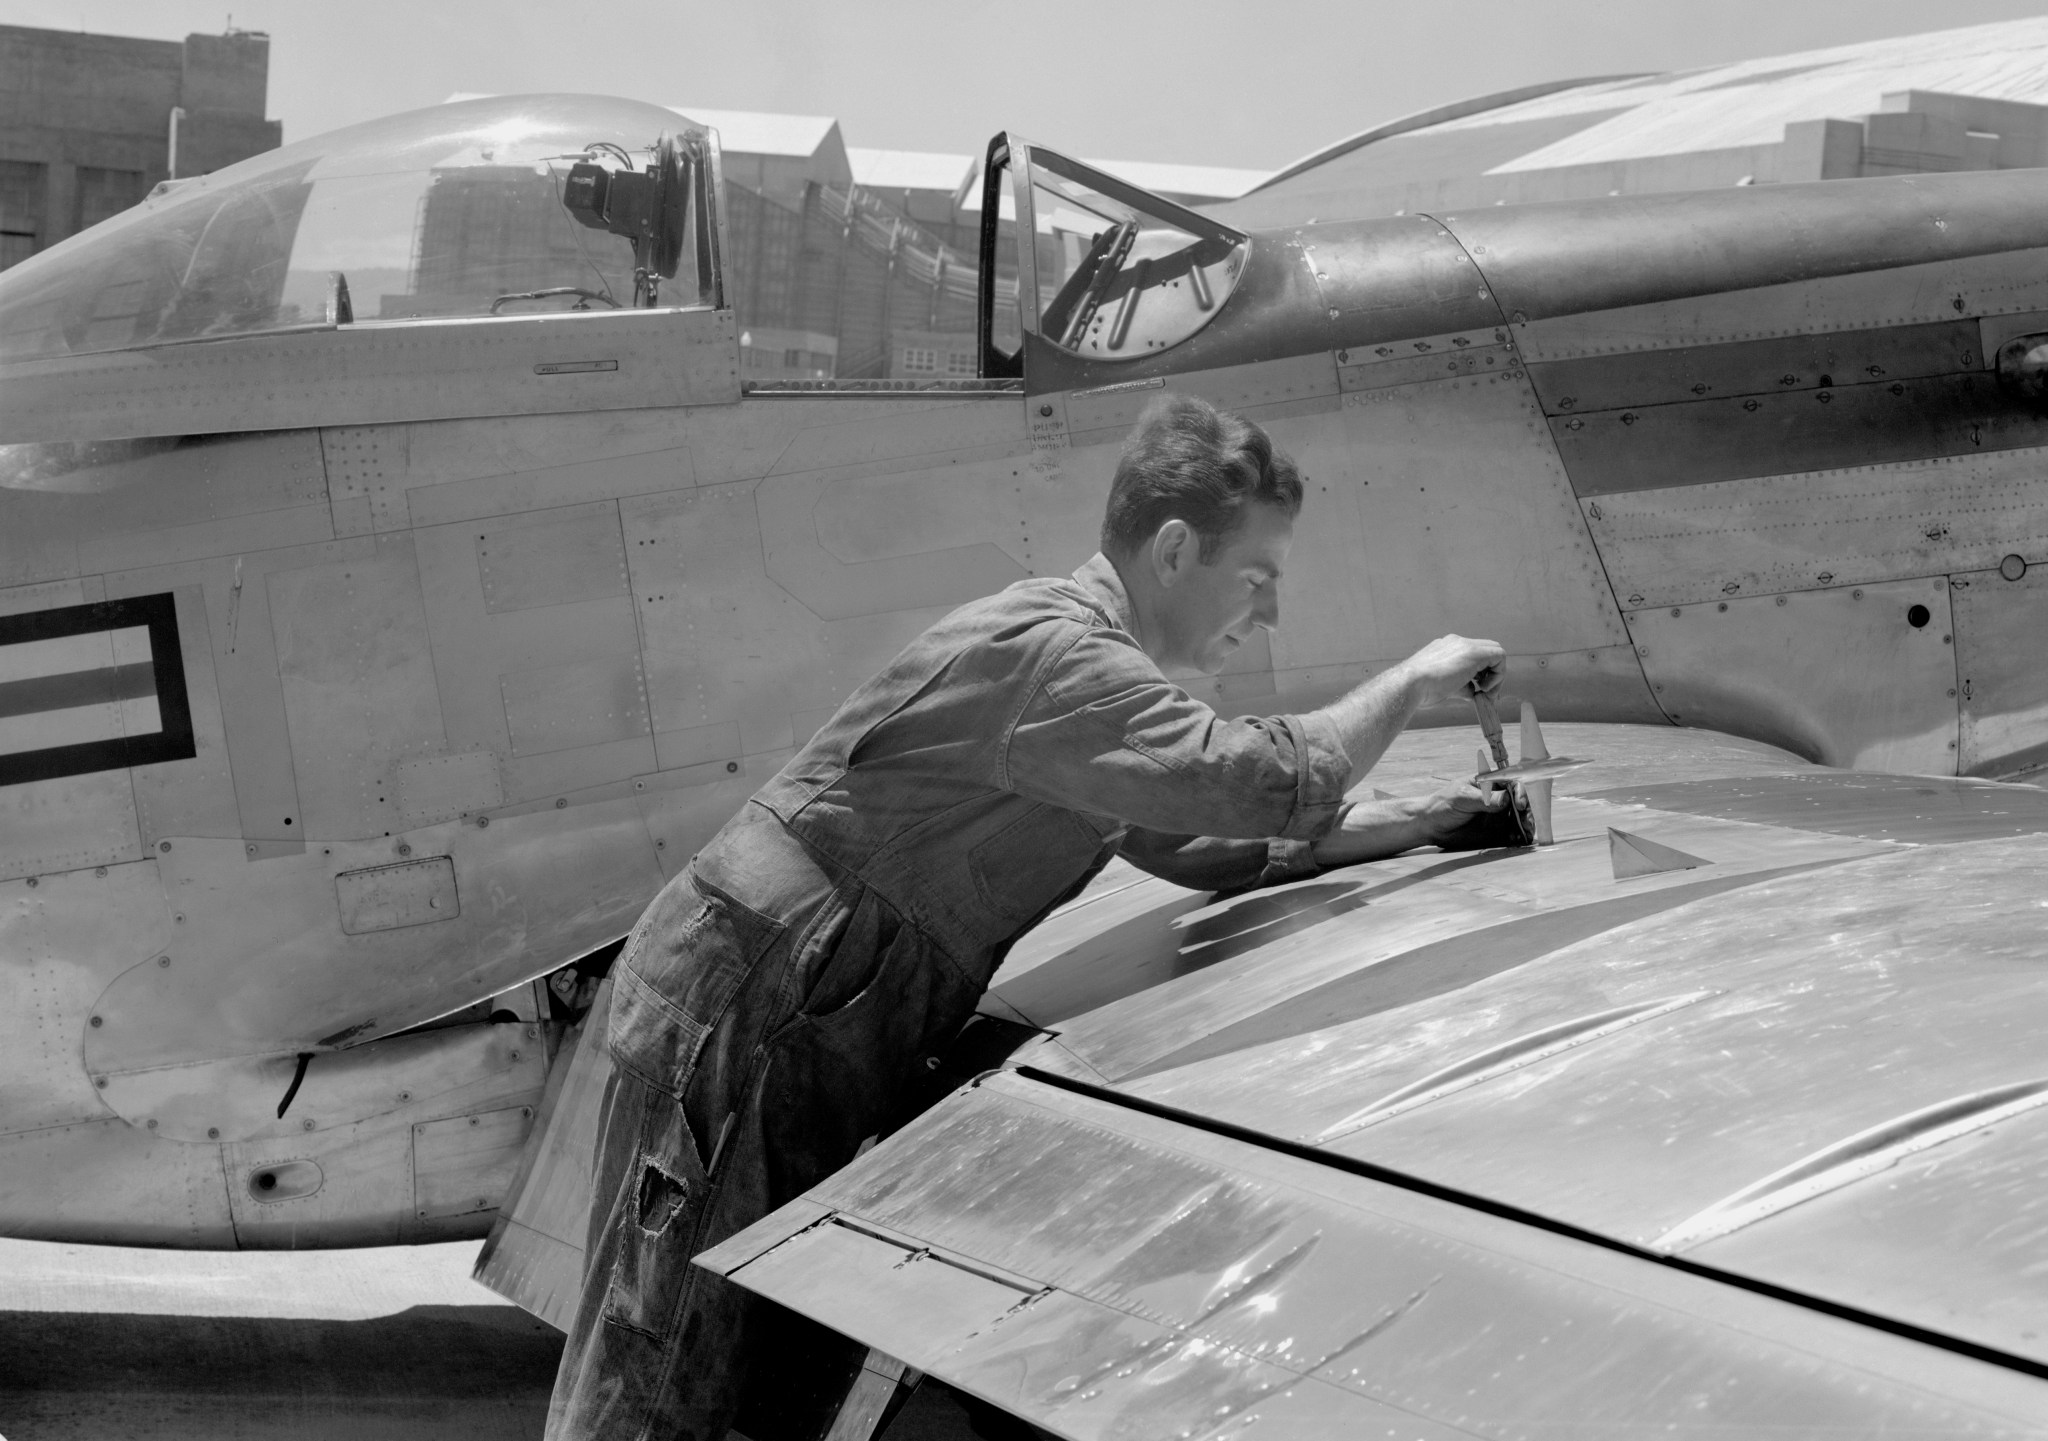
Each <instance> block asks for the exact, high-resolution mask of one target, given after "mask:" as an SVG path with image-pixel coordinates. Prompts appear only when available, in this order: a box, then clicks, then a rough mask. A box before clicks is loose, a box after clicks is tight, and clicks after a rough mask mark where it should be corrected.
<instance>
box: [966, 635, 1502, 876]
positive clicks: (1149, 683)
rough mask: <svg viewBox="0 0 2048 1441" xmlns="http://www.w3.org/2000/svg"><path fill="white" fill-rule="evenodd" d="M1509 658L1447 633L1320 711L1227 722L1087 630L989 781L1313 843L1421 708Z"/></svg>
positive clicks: (1116, 809) (1052, 799)
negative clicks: (1353, 787) (1363, 774)
mask: <svg viewBox="0 0 2048 1441" xmlns="http://www.w3.org/2000/svg"><path fill="white" fill-rule="evenodd" d="M1504 662H1505V655H1504V653H1503V652H1502V650H1501V648H1500V647H1499V646H1497V645H1495V644H1493V642H1491V641H1476V640H1467V639H1465V638H1464V637H1462V636H1446V637H1444V638H1443V639H1441V640H1437V641H1433V642H1431V643H1430V644H1429V645H1427V646H1425V647H1423V649H1422V650H1420V651H1418V652H1416V653H1415V654H1414V655H1413V656H1410V657H1409V658H1408V659H1407V660H1405V661H1402V662H1401V663H1400V664H1399V665H1397V666H1393V667H1390V668H1389V669H1388V670H1387V671H1386V672H1384V673H1383V674H1381V675H1378V676H1375V677H1373V678H1372V679H1371V680H1368V681H1367V682H1365V684H1363V685H1361V686H1359V687H1358V688H1357V689H1356V690H1354V691H1352V692H1351V693H1350V694H1349V695H1347V696H1345V697H1343V698H1342V699H1340V700H1338V701H1336V702H1335V703H1334V704H1332V705H1330V706H1326V707H1325V708H1323V709H1322V710H1318V711H1313V712H1311V713H1309V714H1307V715H1302V716H1272V717H1267V718H1264V719H1259V718H1253V717H1244V718H1240V719H1234V720H1232V719H1224V718H1223V717H1220V716H1218V715H1217V714H1216V713H1215V712H1214V711H1213V710H1211V709H1210V708H1209V707H1208V706H1206V705H1204V704H1202V703H1201V702H1199V701H1197V700H1195V699H1194V698H1193V697H1191V696H1189V695H1188V694H1187V692H1185V691H1183V690H1182V689H1180V687H1178V686H1175V685H1172V684H1171V683H1169V682H1168V681H1167V680H1166V678H1165V677H1164V676H1162V675H1161V674H1160V673H1159V669H1158V667H1157V666H1155V665H1154V664H1153V663H1152V662H1151V660H1150V659H1148V658H1147V657H1146V656H1145V655H1144V653H1143V652H1142V651H1140V650H1139V649H1138V647H1137V645H1136V644H1135V643H1134V642H1133V641H1132V640H1131V638H1130V637H1129V636H1126V635H1121V634H1118V633H1114V632H1108V631H1100V630H1090V631H1086V632H1084V633H1082V634H1080V635H1078V636H1077V637H1075V638H1074V639H1073V640H1072V641H1071V642H1070V643H1069V644H1068V645H1067V646H1066V647H1065V648H1064V649H1063V650H1061V651H1060V652H1058V654H1057V658H1056V660H1055V661H1054V663H1053V664H1052V665H1051V666H1049V667H1048V669H1047V672H1046V674H1045V675H1044V678H1043V679H1042V680H1041V682H1040V684H1039V686H1038V689H1037V691H1036V693H1035V694H1034V695H1033V696H1032V698H1031V699H1030V700H1029V701H1028V702H1027V703H1026V704H1025V706H1024V707H1023V710H1022V712H1021V713H1020V714H1019V716H1018V717H1017V719H1016V721H1015V722H1014V723H1013V724H1012V725H1011V727H1010V730H1009V733H1008V735H1007V736H1006V737H1005V739H1004V742H1003V743H1002V744H1001V746H1000V747H999V749H998V752H997V757H996V774H995V776H994V777H993V780H994V783H995V784H996V785H998V786H1000V787H1001V788H1003V789H1006V790H1012V791H1015V792H1017V793H1018V794H1019V795H1023V796H1026V797H1028V798H1030V799H1032V800H1037V801H1043V802H1046V803H1048V804H1052V805H1058V806H1064V807H1066V808H1068V809H1072V810H1084V811H1091V812H1094V813H1096V814H1098V815H1107V816H1116V817H1118V818H1120V819H1122V820H1124V821H1126V822H1129V823H1130V824H1132V825H1136V826H1143V827H1146V828H1148V829H1151V830H1155V831H1161V832H1164V833H1167V834H1169V835H1204V836H1222V837H1237V838H1242V839H1253V838H1259V837H1276V838H1281V839H1287V840H1293V841H1298V842H1304V843H1305V842H1309V841H1313V840H1316V839H1318V838H1320V837H1322V836H1323V835H1324V834H1325V833H1326V832H1327V831H1329V830H1331V829H1332V828H1333V826H1335V824H1336V822H1337V819H1338V815H1339V812H1340V810H1341V808H1342V806H1343V797H1344V792H1345V791H1346V790H1347V789H1349V787H1350V785H1351V783H1352V781H1353V780H1354V779H1355V778H1356V777H1357V776H1358V775H1359V774H1360V773H1361V771H1362V770H1363V769H1364V768H1366V767H1369V766H1370V765H1371V764H1372V763H1373V762H1374V761H1376V760H1378V759H1379V757H1380V755H1381V753H1382V752H1384V751H1385V750H1386V748H1387V746H1388V745H1389V744H1391V743H1392V741H1393V739H1394V737H1395V736H1396V735H1399V734H1400V732H1401V730H1402V728H1403V727H1404V726H1406V725H1407V723H1408V721H1409V719H1410V717H1412V716H1413V715H1414V714H1415V712H1416V710H1417V709H1418V708H1420V707H1422V706H1424V705H1429V704H1432V703H1434V702H1437V701H1440V700H1446V699H1449V698H1450V697H1452V696H1455V695H1457V694H1458V693H1459V692H1460V691H1461V690H1464V689H1466V687H1468V686H1477V687H1480V688H1484V689H1486V690H1489V691H1491V690H1493V689H1495V688H1497V687H1498V686H1499V684H1500V671H1501V668H1502V666H1503V664H1504ZM1307 868H1308V863H1307V861H1306V858H1305V857H1304V860H1303V869H1304V870H1305V869H1307Z"/></svg>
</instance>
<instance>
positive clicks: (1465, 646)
mask: <svg viewBox="0 0 2048 1441" xmlns="http://www.w3.org/2000/svg"><path fill="white" fill-rule="evenodd" d="M1506 670H1507V652H1506V651H1504V650H1502V649H1501V647H1500V646H1499V645H1498V644H1496V643H1495V642H1493V641H1490V640H1470V639H1467V638H1466V637H1464V636H1462V635H1447V636H1441V637H1439V638H1438V639H1436V640H1433V641H1431V642H1430V643H1429V644H1428V645H1426V646H1424V647H1423V648H1422V649H1421V650H1419V651H1417V652H1415V654H1414V655H1411V656H1409V657H1408V659H1406V660H1404V661H1402V662H1401V663H1400V664H1399V665H1394V666H1389V667H1388V668H1387V669H1386V670H1383V671H1381V672H1380V673H1379V674H1378V675H1376V676H1373V677H1372V678H1371V679H1369V680H1367V681H1365V682H1364V683H1363V684H1361V685H1360V686H1359V687H1358V688H1357V689H1356V690H1353V691H1352V692H1351V693H1350V694H1349V695H1346V696H1344V697H1342V698H1341V699H1339V700H1335V701H1332V702H1331V703H1330V704H1329V705H1327V706H1324V707H1323V708H1322V709H1321V710H1319V711H1316V712H1314V714H1315V715H1316V716H1319V717H1321V718H1323V719H1325V720H1327V721H1328V722H1329V723H1330V724H1331V725H1332V726H1334V727H1335V728H1336V730H1337V733H1338V734H1339V736H1341V737H1342V739H1343V744H1344V753H1345V754H1346V755H1348V756H1349V757H1350V758H1351V778H1352V780H1354V781H1356V780H1357V779H1358V777H1359V776H1361V775H1363V774H1364V773H1365V772H1366V771H1368V770H1370V769H1372V767H1373V765H1374V763H1375V762H1377V761H1378V760H1379V758H1380V757H1381V756H1382V755H1384V754H1386V750H1387V747H1388V746H1390V745H1392V744H1393V743H1394V737H1395V736H1397V735H1399V734H1400V733H1401V732H1402V731H1403V730H1405V729H1407V727H1408V722H1409V721H1410V720H1411V719H1413V718H1414V715H1415V712H1417V711H1418V710H1421V709H1422V708H1423V707H1424V706H1429V705H1435V704H1437V703H1438V702H1440V701H1447V700H1451V699H1454V698H1455V697H1457V696H1459V695H1468V696H1469V695H1471V694H1473V693H1474V692H1475V691H1484V692H1486V693H1487V694H1488V695H1491V694H1493V693H1494V692H1495V691H1497V690H1499V689H1500V683H1501V677H1502V676H1503V675H1504V674H1505V673H1506ZM1475 794H1476V793H1475ZM1389 819H1391V817H1390V818H1389ZM1416 844H1418V845H1422V844H1434V842H1433V841H1430V842H1422V841H1418V842H1416ZM1388 854H1392V852H1389V853H1388Z"/></svg>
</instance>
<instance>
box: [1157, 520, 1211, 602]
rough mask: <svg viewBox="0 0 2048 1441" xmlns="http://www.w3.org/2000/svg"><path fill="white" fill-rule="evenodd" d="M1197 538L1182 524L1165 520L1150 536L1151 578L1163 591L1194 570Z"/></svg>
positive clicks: (1198, 548) (1198, 544) (1178, 521)
mask: <svg viewBox="0 0 2048 1441" xmlns="http://www.w3.org/2000/svg"><path fill="white" fill-rule="evenodd" d="M1200 541H1201V538H1200V537H1199V536H1197V535H1196V534H1195V529H1194V527H1193V526H1191V525H1189V524H1188V523H1187V522H1186V521H1184V520H1169V521H1168V522H1166V524H1164V525H1162V526H1160V527H1159V529H1158V530H1156V531H1154V532H1153V533H1152V545H1151V556H1150V559H1151V561H1152V576H1153V579H1155V580H1157V581H1158V582H1159V585H1160V588H1161V589H1162V590H1163V589H1165V588H1167V587H1168V586H1171V585H1172V584H1173V583H1174V582H1176V581H1178V580H1179V579H1180V578H1181V577H1182V576H1184V575H1186V574H1187V573H1188V572H1189V571H1190V570H1192V569H1193V568H1194V565H1195V562H1196V561H1197V560H1198V559H1199V558H1200V555H1201V543H1200Z"/></svg>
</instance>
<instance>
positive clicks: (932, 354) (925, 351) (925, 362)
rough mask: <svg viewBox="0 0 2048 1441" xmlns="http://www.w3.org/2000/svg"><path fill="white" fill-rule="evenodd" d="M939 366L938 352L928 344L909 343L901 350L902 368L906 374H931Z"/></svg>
mask: <svg viewBox="0 0 2048 1441" xmlns="http://www.w3.org/2000/svg"><path fill="white" fill-rule="evenodd" d="M938 368H939V353H938V352H937V351H936V350H933V349H931V348H930V347H928V346H922V345H910V346H905V347H904V350H903V370H904V373H905V374H907V375H932V374H935V373H936V372H937V371H938Z"/></svg>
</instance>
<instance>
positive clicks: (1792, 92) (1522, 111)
mask: <svg viewBox="0 0 2048 1441" xmlns="http://www.w3.org/2000/svg"><path fill="white" fill-rule="evenodd" d="M2043 164H2048V19H2028V20H2010V21H2005V22H2002V23H1999V24H1996V25H1973V26H1970V27H1968V28H1967V29H1961V30H1944V31H1937V32H1935V33H1933V34H1928V35H1907V36H1901V37H1898V38H1895V39H1888V40H1874V41H1867V42H1864V43H1861V44H1856V45H1841V46H1834V47H1831V48H1829V49H1826V50H1809V51H1805V52H1802V53H1799V54H1793V55H1776V56H1769V57H1765V58H1762V59H1757V60H1744V61H1739V62H1737V63H1735V64H1730V65H1715V66H1710V67H1707V68H1706V69H1701V70H1683V71H1675V72H1672V73H1669V74H1663V75H1624V76H1605V77H1601V78H1599V79H1593V80H1575V81H1566V82H1562V83H1553V84H1548V85H1535V86H1530V87H1527V88H1525V89H1523V90H1518V91H1513V92H1509V93H1507V94H1503V95H1494V96H1487V97H1484V98H1481V99H1477V100H1468V101H1463V102H1460V103H1457V104H1452V105H1446V106H1443V107H1440V108H1438V109H1436V110H1432V111H1429V112H1426V113H1424V114H1421V115H1415V116H1410V117H1408V118H1407V119H1405V120H1400V121H1395V122H1393V123H1391V124H1388V125H1381V126H1377V127H1375V128H1373V129H1371V130H1367V131H1364V132H1362V133H1361V134H1358V135H1354V136H1352V137H1351V138H1349V139H1347V140H1343V141H1340V142H1338V143H1337V144H1336V145H1333V146H1331V147H1329V148H1328V149H1326V150H1323V151H1321V152H1319V153H1318V154H1316V155H1314V156H1311V157H1309V158H1308V159H1307V160H1304V161H1302V162H1300V163H1298V164H1296V165H1292V166H1289V167H1287V168H1286V169H1284V170H1282V171H1280V172H1279V173H1278V174H1277V175H1276V176H1275V177H1274V178H1273V179H1272V180H1271V181H1269V182H1267V183H1266V184H1265V186H1263V187H1262V188H1260V189H1258V190H1256V191H1254V192H1252V193H1250V194H1248V195H1246V196H1245V197H1244V198H1243V199H1241V200H1238V201H1236V202H1235V203H1233V204H1228V205H1225V206H1223V207H1221V208H1220V212H1219V213H1221V214H1222V215H1224V216H1225V217H1227V218H1229V219H1231V220H1232V221H1233V222H1234V223H1238V224H1249V225H1279V224H1287V223H1297V224H1298V223H1300V222H1301V221H1302V220H1304V219H1306V218H1308V217H1310V216H1314V217H1316V218H1318V219H1321V220H1342V219H1353V218H1361V217H1365V216H1372V215H1391V214H1396V213H1406V212H1413V211H1417V210H1422V211H1432V212H1434V211H1441V210H1446V209H1456V208H1458V207H1461V206H1473V205H1518V204H1522V203H1524V202H1528V201H1537V200H1568V199H1580V198H1586V197H1592V196H1602V195H1637V194H1644V193H1647V192H1653V191H1664V190H1702V189H1711V188H1713V187H1716V186H1722V185H1771V184H1779V183H1785V182H1791V181H1801V180H1853V179H1857V178H1861V177H1864V176H1876V175H1912V174H1925V173H1931V172H1938V171H1950V170H2010V169H2015V168H2018V167H2023V166H2035V165H2043Z"/></svg>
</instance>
